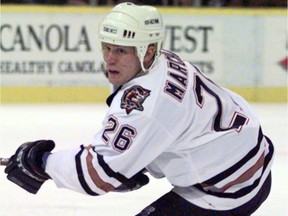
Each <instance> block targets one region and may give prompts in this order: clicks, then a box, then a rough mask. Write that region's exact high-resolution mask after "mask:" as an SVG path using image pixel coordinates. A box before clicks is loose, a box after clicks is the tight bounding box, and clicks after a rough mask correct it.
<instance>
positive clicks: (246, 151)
mask: <svg viewBox="0 0 288 216" xmlns="http://www.w3.org/2000/svg"><path fill="white" fill-rule="evenodd" d="M107 102H108V104H109V105H110V108H109V109H108V112H107V115H106V117H105V119H104V121H103V128H102V129H101V130H100V131H99V132H98V133H97V134H96V135H95V137H94V140H93V145H91V146H86V147H85V146H80V148H75V149H71V150H63V151H59V152H56V153H53V154H52V155H50V156H49V158H48V160H47V166H46V172H47V173H48V174H49V175H50V176H51V178H52V179H53V180H54V181H55V183H56V185H57V186H58V187H64V188H69V189H72V190H75V191H78V192H81V193H85V194H89V195H102V194H105V193H107V192H109V191H112V190H114V189H115V188H116V187H118V186H119V185H120V184H121V183H122V182H125V181H127V179H128V178H130V177H132V176H133V175H135V174H136V173H138V172H139V171H140V170H142V169H143V168H146V169H147V170H148V171H149V172H150V173H151V175H153V176H154V177H156V178H162V177H166V178H167V179H168V180H169V182H170V183H171V184H172V185H173V186H174V189H173V190H174V191H175V192H176V193H178V194H179V195H180V196H182V197H184V198H185V199H186V200H188V201H190V202H191V203H194V204H195V205H198V206H200V207H202V208H207V209H217V210H228V209H232V208H235V207H238V206H240V205H242V204H244V203H245V202H247V201H249V200H250V199H251V198H252V197H253V196H255V195H256V193H257V192H258V190H259V189H260V187H261V185H262V184H263V182H264V181H265V179H266V177H267V176H268V174H269V172H270V168H271V164H272V160H273V145H272V143H271V142H270V141H269V139H268V138H266V137H265V136H264V135H263V134H262V131H261V127H260V124H259V120H258V119H257V117H256V115H255V114H254V112H253V110H252V108H251V107H250V106H249V105H248V103H247V102H246V101H245V100H244V99H242V98H241V97H240V96H238V95H236V94H235V93H233V92H231V91H229V90H227V89H223V88H221V87H219V86H217V85H216V84H215V83H213V82H212V81H211V80H209V79H208V78H207V77H205V76H204V75H203V74H202V73H201V72H200V71H199V70H198V69H197V68H196V67H195V66H193V65H191V64H189V63H188V62H184V61H182V60H181V59H180V58H179V57H178V56H177V55H175V54H173V53H171V52H169V51H165V50H162V52H161V56H160V57H159V58H158V59H157V61H156V63H155V65H154V66H153V68H152V69H151V70H150V71H149V72H148V73H145V74H142V75H141V76H138V77H136V78H134V79H132V80H130V81H129V82H128V83H126V84H125V85H123V86H122V87H121V88H119V89H118V90H117V91H116V92H115V93H114V94H112V95H111V96H110V97H109V98H108V100H107Z"/></svg>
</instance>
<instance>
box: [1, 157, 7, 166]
mask: <svg viewBox="0 0 288 216" xmlns="http://www.w3.org/2000/svg"><path fill="white" fill-rule="evenodd" d="M8 161H9V158H0V166H6V165H7V164H8Z"/></svg>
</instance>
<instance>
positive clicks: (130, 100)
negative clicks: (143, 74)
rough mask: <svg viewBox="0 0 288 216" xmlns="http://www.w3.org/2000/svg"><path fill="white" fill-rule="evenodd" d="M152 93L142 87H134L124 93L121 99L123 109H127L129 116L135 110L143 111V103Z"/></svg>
mask: <svg viewBox="0 0 288 216" xmlns="http://www.w3.org/2000/svg"><path fill="white" fill-rule="evenodd" d="M150 92H151V91H150V90H148V89H144V88H143V87H141V86H138V85H136V86H132V87H131V88H129V89H127V90H126V91H125V92H124V94H123V96H122V98H121V108H122V109H125V110H126V113H127V114H130V113H131V112H132V110H134V109H135V110H139V111H143V110H144V107H143V103H144V101H145V100H146V98H147V97H148V96H149V95H150Z"/></svg>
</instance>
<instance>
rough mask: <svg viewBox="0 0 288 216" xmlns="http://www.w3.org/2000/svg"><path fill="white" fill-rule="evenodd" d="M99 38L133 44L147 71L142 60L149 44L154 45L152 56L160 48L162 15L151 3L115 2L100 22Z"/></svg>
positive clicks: (122, 43)
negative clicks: (145, 4)
mask: <svg viewBox="0 0 288 216" xmlns="http://www.w3.org/2000/svg"><path fill="white" fill-rule="evenodd" d="M99 39H100V41H101V42H105V43H110V44H113V45H119V46H134V47H136V51H137V55H138V57H139V60H140V63H141V67H142V70H143V71H146V70H147V69H146V68H145V67H144V65H143V61H144V57H145V54H146V51H147V48H148V46H149V45H150V44H157V50H156V55H155V59H156V58H157V57H158V56H159V54H160V50H161V48H162V43H163V39H164V25H163V20H162V16H161V14H160V13H159V12H158V11H157V9H156V8H155V7H152V6H138V5H135V4H133V3H121V4H118V5H116V6H115V7H114V8H113V9H112V10H111V11H110V12H109V13H108V15H107V16H106V17H105V19H104V20H103V21H102V22H101V24H100V27H99ZM155 59H154V62H155ZM152 65H153V64H152ZM152 65H151V66H150V67H152Z"/></svg>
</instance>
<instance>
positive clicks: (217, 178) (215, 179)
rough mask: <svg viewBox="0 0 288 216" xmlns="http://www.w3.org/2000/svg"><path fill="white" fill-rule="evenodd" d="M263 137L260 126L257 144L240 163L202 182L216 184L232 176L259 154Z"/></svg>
mask: <svg viewBox="0 0 288 216" xmlns="http://www.w3.org/2000/svg"><path fill="white" fill-rule="evenodd" d="M263 137H264V136H263V133H262V130H261V128H260V129H259V134H258V141H257V145H256V146H255V147H254V148H253V149H252V150H251V151H250V152H249V153H248V154H247V155H246V156H245V157H244V158H242V159H241V160H240V161H239V162H238V163H236V164H234V165H233V166H232V167H230V168H228V169H227V170H225V171H223V172H221V173H219V174H218V175H216V176H214V177H212V178H210V179H208V180H206V181H205V182H203V183H202V184H207V185H215V184H217V183H218V182H220V181H222V180H223V179H225V178H227V176H230V175H231V174H233V173H234V172H235V171H237V170H238V169H240V168H241V167H242V166H243V165H244V164H245V163H247V162H248V161H249V160H250V159H251V158H253V157H254V156H255V155H256V154H257V152H258V151H259V149H260V144H261V141H262V139H263Z"/></svg>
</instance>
